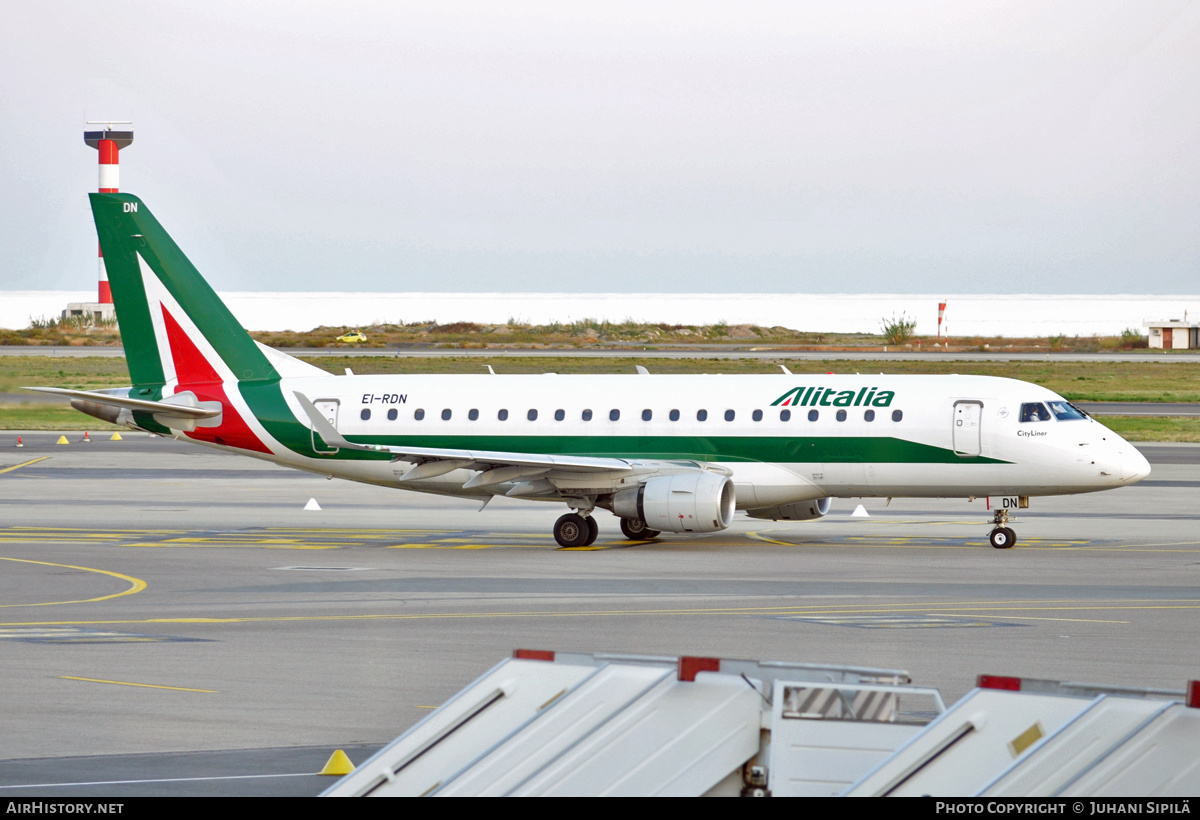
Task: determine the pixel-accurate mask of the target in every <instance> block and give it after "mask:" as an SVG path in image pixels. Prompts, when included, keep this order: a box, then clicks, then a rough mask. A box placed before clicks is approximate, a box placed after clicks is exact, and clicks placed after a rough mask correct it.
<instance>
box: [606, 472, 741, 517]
mask: <svg viewBox="0 0 1200 820" xmlns="http://www.w3.org/2000/svg"><path fill="white" fill-rule="evenodd" d="M736 501H737V496H736V493H735V491H734V487H733V481H731V480H730V478H729V476H727V475H721V474H719V473H709V472H696V473H676V474H674V475H663V476H655V477H654V478H651V479H649V480H648V481H646V483H644V484H640V485H638V486H637V487H630V488H629V489H628V490H621V491H620V492H619V493H616V494H615V495H613V502H612V510H613V512H614V513H616V514H617V515H618V516H620V517H621V518H635V519H638V520H640V521H644V522H646V526H647V527H649V528H650V529H652V530H663V531H666V532H716V531H717V530H723V529H725V528H726V527H728V526H729V525H730V523H732V522H733V507H734V503H735V502H736Z"/></svg>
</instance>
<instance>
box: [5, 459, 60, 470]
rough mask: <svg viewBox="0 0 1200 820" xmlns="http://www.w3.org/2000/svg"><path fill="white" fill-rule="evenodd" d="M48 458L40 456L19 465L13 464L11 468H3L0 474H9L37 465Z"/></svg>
mask: <svg viewBox="0 0 1200 820" xmlns="http://www.w3.org/2000/svg"><path fill="white" fill-rule="evenodd" d="M48 458H50V456H42V457H41V458H31V459H30V460H29V461H23V462H21V463H20V464H14V465H13V466H11V467H5V468H4V469H3V470H0V473H11V472H12V471H13V470H19V469H21V468H22V467H28V466H29V465H30V464H37V463H38V462H39V461H45V460H46V459H48Z"/></svg>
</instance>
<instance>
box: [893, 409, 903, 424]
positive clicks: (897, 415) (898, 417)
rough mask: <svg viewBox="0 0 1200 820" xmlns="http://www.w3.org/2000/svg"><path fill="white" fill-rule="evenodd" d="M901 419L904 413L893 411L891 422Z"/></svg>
mask: <svg viewBox="0 0 1200 820" xmlns="http://www.w3.org/2000/svg"><path fill="white" fill-rule="evenodd" d="M903 419H904V411H903V410H893V411H892V421H901V420H903Z"/></svg>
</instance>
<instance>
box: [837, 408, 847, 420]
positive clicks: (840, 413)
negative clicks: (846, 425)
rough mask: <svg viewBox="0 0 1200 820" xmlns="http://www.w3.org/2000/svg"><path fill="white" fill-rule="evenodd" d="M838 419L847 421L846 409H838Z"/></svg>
mask: <svg viewBox="0 0 1200 820" xmlns="http://www.w3.org/2000/svg"><path fill="white" fill-rule="evenodd" d="M837 420H838V421H845V420H846V411H845V410H839V411H837Z"/></svg>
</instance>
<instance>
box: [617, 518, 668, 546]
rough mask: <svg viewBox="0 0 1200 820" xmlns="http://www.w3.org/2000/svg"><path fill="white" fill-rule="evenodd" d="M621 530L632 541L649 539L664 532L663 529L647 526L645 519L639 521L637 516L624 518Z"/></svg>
mask: <svg viewBox="0 0 1200 820" xmlns="http://www.w3.org/2000/svg"><path fill="white" fill-rule="evenodd" d="M621 532H622V533H624V535H625V537H626V538H628V539H629V540H630V541H649V540H650V539H651V538H658V536H659V535H661V534H662V531H661V530H652V529H650V528H649V527H648V526H646V522H645V521H639V520H638V519H636V518H622V519H621Z"/></svg>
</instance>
